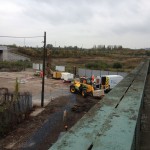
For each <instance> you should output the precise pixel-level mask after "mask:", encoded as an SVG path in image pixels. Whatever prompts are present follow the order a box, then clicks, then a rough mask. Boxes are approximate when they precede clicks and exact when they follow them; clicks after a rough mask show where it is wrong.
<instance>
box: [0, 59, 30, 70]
mask: <svg viewBox="0 0 150 150" xmlns="http://www.w3.org/2000/svg"><path fill="white" fill-rule="evenodd" d="M31 67H32V63H31V62H30V61H21V60H20V61H12V62H9V61H1V62H0V69H8V70H16V71H17V70H18V71H21V70H23V69H25V68H31Z"/></svg>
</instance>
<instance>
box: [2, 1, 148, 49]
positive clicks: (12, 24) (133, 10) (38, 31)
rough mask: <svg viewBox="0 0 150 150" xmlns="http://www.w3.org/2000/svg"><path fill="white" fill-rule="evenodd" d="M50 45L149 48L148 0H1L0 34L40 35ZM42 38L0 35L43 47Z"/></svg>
mask: <svg viewBox="0 0 150 150" xmlns="http://www.w3.org/2000/svg"><path fill="white" fill-rule="evenodd" d="M44 31H46V34H47V44H53V46H61V47H64V46H78V47H85V48H91V47H93V45H106V46H107V45H122V46H123V47H128V48H144V47H150V0H0V36H43V35H44ZM42 41H43V38H38V39H10V38H0V44H17V45H21V46H23V45H24V44H25V45H27V46H42Z"/></svg>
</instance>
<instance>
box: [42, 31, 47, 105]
mask: <svg viewBox="0 0 150 150" xmlns="http://www.w3.org/2000/svg"><path fill="white" fill-rule="evenodd" d="M45 57H46V32H44V50H43V76H42V93H41V107H44V80H45Z"/></svg>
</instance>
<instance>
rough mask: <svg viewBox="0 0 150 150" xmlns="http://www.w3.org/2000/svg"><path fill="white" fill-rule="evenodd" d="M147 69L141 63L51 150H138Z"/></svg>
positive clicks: (145, 63) (146, 66)
mask: <svg viewBox="0 0 150 150" xmlns="http://www.w3.org/2000/svg"><path fill="white" fill-rule="evenodd" d="M148 69H149V61H146V62H142V63H140V65H139V66H137V67H136V68H135V69H134V70H133V71H132V72H131V73H129V74H128V75H127V76H126V77H125V78H124V79H123V80H122V81H121V82H120V83H119V84H118V85H117V86H116V87H115V88H114V89H112V90H111V91H110V92H109V93H108V94H107V95H106V96H105V97H104V98H103V99H102V100H101V101H100V102H99V103H97V104H96V105H95V106H94V107H92V109H91V110H90V111H89V112H88V113H87V114H86V115H84V116H83V117H82V118H81V119H80V120H79V121H78V122H77V123H76V124H75V125H74V126H73V127H72V128H71V129H70V130H69V131H68V132H67V133H66V134H65V135H64V136H62V137H61V138H60V139H59V140H58V141H57V142H56V143H55V144H54V145H53V146H52V147H51V148H50V149H49V150H100V149H101V150H132V149H138V143H139V137H140V136H139V130H140V116H141V108H142V104H143V93H144V88H145V83H146V77H147V73H148Z"/></svg>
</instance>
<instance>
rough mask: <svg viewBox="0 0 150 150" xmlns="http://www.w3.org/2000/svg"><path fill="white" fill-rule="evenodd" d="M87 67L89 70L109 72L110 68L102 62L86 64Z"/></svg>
mask: <svg viewBox="0 0 150 150" xmlns="http://www.w3.org/2000/svg"><path fill="white" fill-rule="evenodd" d="M85 67H86V68H88V69H99V70H102V69H103V70H105V69H106V70H107V69H108V68H109V65H108V64H106V63H105V62H102V61H95V62H91V63H87V64H85Z"/></svg>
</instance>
